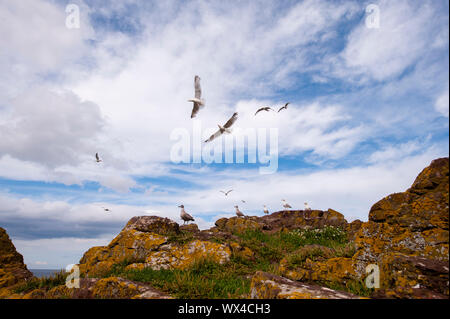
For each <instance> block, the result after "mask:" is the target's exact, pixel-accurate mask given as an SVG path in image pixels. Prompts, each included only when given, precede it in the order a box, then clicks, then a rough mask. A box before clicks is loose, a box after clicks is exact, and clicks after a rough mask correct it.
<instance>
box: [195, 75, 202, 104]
mask: <svg viewBox="0 0 450 319" xmlns="http://www.w3.org/2000/svg"><path fill="white" fill-rule="evenodd" d="M194 87H195V98H196V99H200V98H201V96H202V88H201V86H200V77H199V76H198V75H196V76H195V78H194Z"/></svg>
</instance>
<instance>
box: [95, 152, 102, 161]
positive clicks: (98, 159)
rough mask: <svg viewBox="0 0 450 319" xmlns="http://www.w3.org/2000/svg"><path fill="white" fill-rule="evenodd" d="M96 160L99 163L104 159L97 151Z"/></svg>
mask: <svg viewBox="0 0 450 319" xmlns="http://www.w3.org/2000/svg"><path fill="white" fill-rule="evenodd" d="M95 160H96V162H97V163H100V162H102V160H101V159H100V157H99V156H98V153H95Z"/></svg>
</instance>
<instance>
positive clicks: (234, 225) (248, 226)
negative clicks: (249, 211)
mask: <svg viewBox="0 0 450 319" xmlns="http://www.w3.org/2000/svg"><path fill="white" fill-rule="evenodd" d="M216 226H217V227H218V228H219V229H221V230H224V231H228V232H230V233H243V232H245V231H247V230H256V229H262V227H263V225H262V224H261V223H258V222H257V221H256V220H254V219H253V218H251V217H231V218H221V219H219V220H217V221H216Z"/></svg>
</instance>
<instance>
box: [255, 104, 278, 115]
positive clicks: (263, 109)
mask: <svg viewBox="0 0 450 319" xmlns="http://www.w3.org/2000/svg"><path fill="white" fill-rule="evenodd" d="M270 110H272V111H274V109H272V108H271V107H270V106H263V107H261V108H259V109H258V111H256V113H255V116H256V114H258V113H259V112H261V111H266V112H269V111H270Z"/></svg>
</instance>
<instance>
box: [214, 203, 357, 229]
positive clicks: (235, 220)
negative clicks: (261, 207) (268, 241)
mask: <svg viewBox="0 0 450 319" xmlns="http://www.w3.org/2000/svg"><path fill="white" fill-rule="evenodd" d="M347 224H348V223H347V221H346V220H345V218H344V215H342V214H341V213H339V212H337V211H335V210H333V209H331V208H330V209H328V210H327V211H322V210H311V211H304V210H286V211H280V212H275V213H273V214H270V215H265V216H262V217H257V216H246V217H231V218H221V219H219V220H217V221H216V223H215V225H216V227H217V229H218V230H221V231H225V232H229V233H242V232H244V231H246V230H263V231H269V232H277V231H280V230H293V229H304V228H307V229H311V228H322V227H325V226H335V227H341V228H344V229H345V228H346V227H347Z"/></svg>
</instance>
